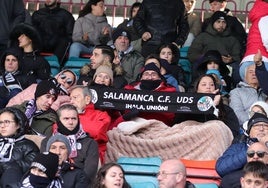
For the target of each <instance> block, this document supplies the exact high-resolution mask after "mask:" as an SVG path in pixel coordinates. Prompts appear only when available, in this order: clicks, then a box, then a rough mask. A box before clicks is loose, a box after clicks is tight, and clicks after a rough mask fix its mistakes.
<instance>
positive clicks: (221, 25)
mask: <svg viewBox="0 0 268 188" xmlns="http://www.w3.org/2000/svg"><path fill="white" fill-rule="evenodd" d="M226 26H227V24H226V21H225V20H221V19H218V20H216V21H215V22H214V23H213V28H214V29H215V30H216V31H218V32H219V33H222V32H224V31H225V29H226Z"/></svg>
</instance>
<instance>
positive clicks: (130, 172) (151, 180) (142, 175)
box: [117, 157, 162, 188]
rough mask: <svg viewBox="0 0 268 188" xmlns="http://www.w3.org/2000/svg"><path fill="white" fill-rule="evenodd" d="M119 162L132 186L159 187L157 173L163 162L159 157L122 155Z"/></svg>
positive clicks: (140, 187) (133, 187)
mask: <svg viewBox="0 0 268 188" xmlns="http://www.w3.org/2000/svg"><path fill="white" fill-rule="evenodd" d="M117 163H118V164H120V165H121V166H122V168H123V169H124V171H125V177H126V180H127V182H128V183H129V184H130V185H131V187H132V188H158V181H157V178H156V174H157V173H158V171H159V167H160V165H161V163H162V160H161V159H160V158H159V157H145V158H135V157H120V158H119V159H118V160H117Z"/></svg>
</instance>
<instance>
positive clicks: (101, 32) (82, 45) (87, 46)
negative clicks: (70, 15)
mask: <svg viewBox="0 0 268 188" xmlns="http://www.w3.org/2000/svg"><path fill="white" fill-rule="evenodd" d="M104 11H105V6H104V1H103V0H89V1H88V2H87V4H86V5H85V6H84V8H83V9H82V10H81V11H80V12H79V16H78V19H77V20H76V21H75V24H74V29H73V36H72V39H73V43H72V45H71V47H70V51H69V58H70V57H79V55H80V53H87V54H91V53H92V52H93V49H94V46H96V45H100V44H102V45H105V44H107V42H108V41H109V40H111V31H112V28H111V26H110V25H109V24H108V22H107V18H106V15H105V14H104Z"/></svg>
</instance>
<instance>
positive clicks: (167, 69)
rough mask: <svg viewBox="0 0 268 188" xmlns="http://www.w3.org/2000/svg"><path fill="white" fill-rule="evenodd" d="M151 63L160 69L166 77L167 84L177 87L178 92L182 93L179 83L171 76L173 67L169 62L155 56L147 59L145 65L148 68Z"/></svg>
mask: <svg viewBox="0 0 268 188" xmlns="http://www.w3.org/2000/svg"><path fill="white" fill-rule="evenodd" d="M150 63H154V64H155V65H156V66H157V67H158V68H159V69H160V73H161V75H163V76H164V78H165V80H166V82H167V84H169V85H171V86H173V87H175V88H176V91H180V90H179V84H178V81H177V80H176V79H175V78H174V76H173V75H172V74H171V72H172V68H173V67H172V66H171V65H170V64H169V62H168V61H167V60H165V59H160V58H159V57H158V56H155V55H149V56H148V57H147V58H146V60H145V63H144V65H145V66H146V65H148V64H150Z"/></svg>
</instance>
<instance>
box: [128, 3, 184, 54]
mask: <svg viewBox="0 0 268 188" xmlns="http://www.w3.org/2000/svg"><path fill="white" fill-rule="evenodd" d="M133 25H134V28H135V29H136V30H137V32H138V33H139V35H140V36H141V38H142V55H143V56H144V57H147V56H148V55H149V54H152V53H157V49H158V48H159V47H160V45H161V44H162V43H164V42H166V43H174V44H175V45H176V46H177V47H179V46H182V45H183V44H184V42H185V40H186V38H187V36H188V33H189V25H188V22H187V16H186V14H185V6H184V3H183V1H182V0H179V1H167V0H157V1H156V0H153V1H152V0H144V1H142V4H141V7H140V10H139V11H138V14H137V16H136V17H135V18H134V23H133Z"/></svg>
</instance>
